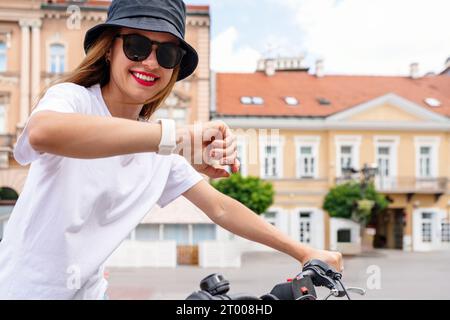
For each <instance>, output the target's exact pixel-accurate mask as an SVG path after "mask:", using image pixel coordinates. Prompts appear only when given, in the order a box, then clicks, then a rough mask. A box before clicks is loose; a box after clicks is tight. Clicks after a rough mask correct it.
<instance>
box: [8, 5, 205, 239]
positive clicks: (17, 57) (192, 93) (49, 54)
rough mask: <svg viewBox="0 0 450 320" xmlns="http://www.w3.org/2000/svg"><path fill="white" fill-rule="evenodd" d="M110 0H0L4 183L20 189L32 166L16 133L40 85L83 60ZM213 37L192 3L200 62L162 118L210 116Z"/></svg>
mask: <svg viewBox="0 0 450 320" xmlns="http://www.w3.org/2000/svg"><path fill="white" fill-rule="evenodd" d="M109 4H110V1H101V0H85V1H64V0H56V1H55V0H53V1H50V0H47V1H46V0H15V1H6V0H5V1H0V137H1V139H0V143H1V145H0V187H2V188H11V189H13V190H15V191H16V192H17V193H18V194H20V192H21V190H22V187H23V185H24V182H25V179H26V176H27V173H28V167H21V166H19V165H18V164H17V163H16V162H15V160H14V158H13V156H12V150H13V147H14V143H15V141H16V138H17V136H18V134H20V132H21V130H22V129H23V126H24V123H25V121H26V120H27V118H28V116H29V114H30V110H31V108H32V107H33V105H34V103H35V102H36V97H38V95H39V93H40V92H41V90H43V89H44V88H45V87H46V86H47V85H48V84H49V83H50V82H51V81H52V80H54V79H57V78H58V77H60V76H61V75H64V74H65V73H67V72H69V71H71V70H73V69H74V68H76V67H77V65H78V64H79V63H80V62H81V60H82V59H83V57H84V55H85V54H84V50H83V39H84V35H85V32H86V31H87V30H88V29H89V28H91V27H92V26H94V25H96V24H99V23H101V22H103V21H104V20H105V19H106V15H107V9H108V6H109ZM209 37H210V16H209V7H208V6H188V8H187V26H186V39H187V41H188V42H189V43H190V44H192V46H193V47H194V48H196V50H197V51H198V53H199V60H200V62H199V66H198V68H197V69H196V71H195V72H194V74H193V75H191V76H190V77H189V78H187V79H185V80H183V81H181V82H180V83H177V84H176V86H175V90H174V91H173V93H172V94H171V96H170V97H169V98H168V99H167V100H166V103H165V105H164V106H163V107H162V108H161V109H160V110H159V111H158V114H157V116H158V117H170V118H174V119H176V120H177V122H178V123H192V122H194V121H196V120H200V121H207V120H209V106H210V69H209V56H210V53H209V50H210V49H209V43H210V39H209ZM5 205H6V203H5ZM7 205H8V207H5V208H3V209H4V210H3V211H1V214H0V238H1V234H2V229H3V224H4V222H5V221H6V217H7V215H8V213H9V212H10V210H11V205H12V204H11V203H7ZM164 211H171V210H170V206H169V207H168V209H167V210H163V212H160V213H159V215H163V214H164ZM172 211H173V210H172ZM189 212H190V211H189V210H188V213H187V216H188V219H187V220H184V222H183V223H185V225H186V227H187V225H188V224H189V223H190V222H192V221H193V222H196V221H198V213H197V212H195V213H193V214H192V215H190V214H189ZM189 217H191V218H189ZM155 218H156V217H153V219H155ZM201 221H202V220H201ZM151 222H155V221H153V220H152V221H151ZM156 222H158V219H156ZM156 222H155V223H156ZM190 229H192V226H191V227H190ZM191 232H192V231H191ZM163 235H164V234H163ZM191 238H192V237H191Z"/></svg>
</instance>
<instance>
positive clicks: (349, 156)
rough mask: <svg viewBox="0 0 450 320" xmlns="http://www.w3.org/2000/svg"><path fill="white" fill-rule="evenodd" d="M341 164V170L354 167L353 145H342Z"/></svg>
mask: <svg viewBox="0 0 450 320" xmlns="http://www.w3.org/2000/svg"><path fill="white" fill-rule="evenodd" d="M340 164H341V172H342V171H343V169H349V168H354V164H353V147H352V146H341V159H340Z"/></svg>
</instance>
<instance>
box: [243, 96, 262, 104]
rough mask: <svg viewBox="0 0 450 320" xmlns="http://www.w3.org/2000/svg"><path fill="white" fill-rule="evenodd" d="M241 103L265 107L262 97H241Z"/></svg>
mask: <svg viewBox="0 0 450 320" xmlns="http://www.w3.org/2000/svg"><path fill="white" fill-rule="evenodd" d="M241 103H242V104H245V105H263V104H264V99H263V98H262V97H250V96H243V97H241Z"/></svg>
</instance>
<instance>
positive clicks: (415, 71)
mask: <svg viewBox="0 0 450 320" xmlns="http://www.w3.org/2000/svg"><path fill="white" fill-rule="evenodd" d="M409 76H410V77H411V78H412V79H418V78H419V64H418V63H417V62H413V63H411V64H410V66H409Z"/></svg>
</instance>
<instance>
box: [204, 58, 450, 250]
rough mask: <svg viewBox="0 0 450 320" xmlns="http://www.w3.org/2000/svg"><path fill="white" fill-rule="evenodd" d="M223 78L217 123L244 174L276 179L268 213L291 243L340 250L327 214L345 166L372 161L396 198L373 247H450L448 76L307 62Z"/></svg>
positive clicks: (264, 65)
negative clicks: (225, 129)
mask: <svg viewBox="0 0 450 320" xmlns="http://www.w3.org/2000/svg"><path fill="white" fill-rule="evenodd" d="M258 68H259V69H258V71H257V72H255V73H249V74H232V73H231V74H230V73H220V74H217V76H216V79H215V87H216V91H215V94H214V101H213V110H212V118H213V119H220V120H223V121H225V122H226V123H227V124H228V125H230V126H231V127H232V128H233V129H234V130H235V132H236V134H237V135H238V137H239V141H240V142H239V147H238V152H239V157H240V159H241V162H242V163H243V165H242V173H243V174H246V175H254V176H259V177H261V178H264V179H267V180H269V181H271V182H272V183H273V184H274V186H275V190H276V195H275V202H274V205H273V206H272V207H271V208H270V209H269V212H268V213H267V214H266V217H267V218H268V219H269V220H270V221H271V222H272V223H274V224H275V225H276V226H277V227H279V228H280V229H281V230H283V231H285V232H287V233H288V234H289V235H291V236H292V237H293V238H295V239H297V240H299V241H302V242H305V243H309V244H312V245H314V246H316V247H320V248H332V249H333V248H334V244H335V242H336V239H335V238H334V237H335V236H334V233H333V232H334V231H335V230H334V229H333V232H332V233H331V235H330V219H329V216H328V214H327V213H326V212H325V211H324V210H323V209H322V204H323V200H324V197H325V195H326V193H327V192H328V191H329V189H330V188H331V187H332V186H334V185H335V184H336V183H339V181H340V180H341V179H342V178H343V169H345V168H349V167H350V168H353V169H357V170H360V169H361V168H362V167H363V166H364V165H365V164H368V165H369V164H376V165H377V166H378V169H379V174H378V175H377V176H376V179H375V180H376V188H377V190H378V191H380V192H382V193H383V194H386V195H387V196H388V198H389V200H390V201H391V203H390V205H389V208H388V210H386V212H384V213H383V214H382V215H380V216H378V218H377V219H376V220H375V221H372V225H373V227H374V228H376V235H375V245H376V246H377V247H385V248H397V249H403V250H414V251H426V250H439V249H450V217H449V215H450V192H449V190H450V189H449V181H450V165H449V160H450V118H449V117H450V77H449V76H448V75H445V74H444V73H443V74H441V75H437V76H426V77H418V76H417V73H416V70H417V65H416V64H413V65H411V75H410V76H409V77H382V76H336V75H333V76H332V75H324V74H323V65H322V62H321V61H318V62H317V66H316V73H315V74H310V73H308V68H305V67H303V66H302V61H301V59H278V60H270V59H268V60H263V61H260V64H259V67H258Z"/></svg>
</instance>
